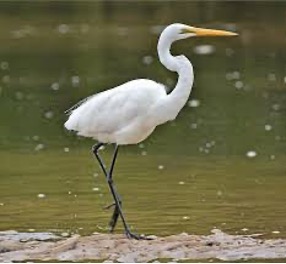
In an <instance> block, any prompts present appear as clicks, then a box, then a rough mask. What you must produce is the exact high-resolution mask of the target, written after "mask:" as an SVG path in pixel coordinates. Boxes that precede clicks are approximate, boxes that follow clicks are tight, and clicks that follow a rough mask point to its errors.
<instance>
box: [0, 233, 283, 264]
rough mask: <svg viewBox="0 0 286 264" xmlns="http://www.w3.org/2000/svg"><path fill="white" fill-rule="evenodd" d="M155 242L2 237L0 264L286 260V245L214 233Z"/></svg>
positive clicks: (114, 237)
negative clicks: (14, 263)
mask: <svg viewBox="0 0 286 264" xmlns="http://www.w3.org/2000/svg"><path fill="white" fill-rule="evenodd" d="M153 238H154V239H153V240H142V241H135V240H128V239H126V238H125V236H124V235H110V234H99V233H95V234H93V235H91V236H80V235H73V236H71V237H63V236H58V235H55V234H52V233H18V232H16V231H6V232H0V262H12V261H28V260H42V261H49V260H57V261H82V260H101V261H106V262H111V261H112V262H150V261H154V260H157V259H163V258H164V259H170V260H172V261H173V262H175V261H179V260H184V259H197V260H199V259H219V260H224V261H235V260H240V259H244V260H246V259H254V258H259V259H261V258H262V259H275V258H279V259H281V258H286V239H268V240H265V239H261V238H259V235H228V234H226V233H223V232H222V231H220V230H218V229H214V230H212V234H210V235H208V236H198V235H188V234H185V233H182V234H179V235H172V236H168V237H155V236H154V237H153Z"/></svg>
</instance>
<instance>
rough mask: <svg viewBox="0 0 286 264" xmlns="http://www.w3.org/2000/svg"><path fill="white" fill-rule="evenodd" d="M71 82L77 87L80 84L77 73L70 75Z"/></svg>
mask: <svg viewBox="0 0 286 264" xmlns="http://www.w3.org/2000/svg"><path fill="white" fill-rule="evenodd" d="M71 83H72V86H73V87H78V86H79V84H80V77H79V76H78V75H74V76H72V77H71Z"/></svg>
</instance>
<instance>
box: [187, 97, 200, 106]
mask: <svg viewBox="0 0 286 264" xmlns="http://www.w3.org/2000/svg"><path fill="white" fill-rule="evenodd" d="M200 104H201V102H200V100H198V99H191V100H189V101H188V106H189V107H199V106H200Z"/></svg>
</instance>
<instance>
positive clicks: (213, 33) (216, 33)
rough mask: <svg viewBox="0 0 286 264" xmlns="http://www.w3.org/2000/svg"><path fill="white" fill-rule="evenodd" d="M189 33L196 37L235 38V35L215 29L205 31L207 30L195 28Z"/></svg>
mask: <svg viewBox="0 0 286 264" xmlns="http://www.w3.org/2000/svg"><path fill="white" fill-rule="evenodd" d="M190 32H192V33H195V34H196V36H198V37H220V36H237V35H238V34H237V33H234V32H230V31H226V30H217V29H207V28H196V27H192V29H190Z"/></svg>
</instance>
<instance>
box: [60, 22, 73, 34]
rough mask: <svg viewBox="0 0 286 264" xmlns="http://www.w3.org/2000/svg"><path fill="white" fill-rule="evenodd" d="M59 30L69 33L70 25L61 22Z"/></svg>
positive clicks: (62, 32)
mask: <svg viewBox="0 0 286 264" xmlns="http://www.w3.org/2000/svg"><path fill="white" fill-rule="evenodd" d="M58 31H59V33H61V34H67V33H68V32H69V31H70V27H69V26H68V25H67V24H60V25H59V26H58Z"/></svg>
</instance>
